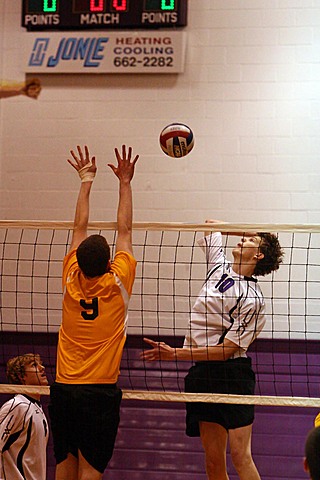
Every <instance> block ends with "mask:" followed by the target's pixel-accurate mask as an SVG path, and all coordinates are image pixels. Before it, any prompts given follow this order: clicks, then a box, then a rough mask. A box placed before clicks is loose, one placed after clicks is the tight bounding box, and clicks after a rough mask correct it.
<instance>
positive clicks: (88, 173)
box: [67, 145, 97, 182]
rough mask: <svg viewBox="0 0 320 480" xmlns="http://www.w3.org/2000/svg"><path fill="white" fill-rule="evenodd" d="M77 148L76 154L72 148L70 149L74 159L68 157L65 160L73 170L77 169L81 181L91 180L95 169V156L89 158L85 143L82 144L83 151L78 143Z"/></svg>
mask: <svg viewBox="0 0 320 480" xmlns="http://www.w3.org/2000/svg"><path fill="white" fill-rule="evenodd" d="M77 150H78V154H76V153H75V152H74V151H73V150H70V153H71V155H72V157H73V160H74V161H72V160H70V159H69V158H68V159H67V161H68V163H70V165H71V166H72V167H73V168H74V169H75V170H77V172H78V174H79V177H80V178H81V181H82V182H92V181H93V179H94V177H95V174H96V171H97V167H96V157H92V158H91V159H90V154H89V148H88V147H87V145H85V146H84V152H83V151H82V149H81V147H80V146H79V145H78V146H77Z"/></svg>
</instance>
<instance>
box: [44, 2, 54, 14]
mask: <svg viewBox="0 0 320 480" xmlns="http://www.w3.org/2000/svg"><path fill="white" fill-rule="evenodd" d="M43 11H44V12H56V11H57V0H43Z"/></svg>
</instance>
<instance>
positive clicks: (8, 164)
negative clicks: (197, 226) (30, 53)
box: [0, 0, 320, 223]
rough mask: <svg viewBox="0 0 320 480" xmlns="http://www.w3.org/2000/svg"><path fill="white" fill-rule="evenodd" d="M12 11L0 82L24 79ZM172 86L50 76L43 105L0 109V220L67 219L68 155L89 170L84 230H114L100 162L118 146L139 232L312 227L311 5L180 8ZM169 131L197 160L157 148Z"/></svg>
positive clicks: (71, 186) (11, 9) (317, 26)
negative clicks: (178, 126) (180, 38)
mask: <svg viewBox="0 0 320 480" xmlns="http://www.w3.org/2000/svg"><path fill="white" fill-rule="evenodd" d="M20 9H21V2H20V0H1V1H0V78H1V79H3V80H23V79H24V78H25V74H24V72H23V71H22V68H21V56H20V51H21V42H23V34H25V31H24V29H22V28H21V27H20V15H21V11H20ZM186 31H187V37H188V45H187V56H186V68H185V72H184V74H179V75H162V76H158V75H133V74H128V75H96V76H95V75H84V76H81V75H77V76H75V75H67V76H63V75H53V76H50V75H45V76H43V77H41V79H42V83H43V91H42V93H41V95H40V97H39V99H38V101H33V100H30V99H28V98H24V97H18V98H11V99H2V100H0V153H1V158H0V172H1V184H0V218H2V219H40V220H71V219H72V218H73V209H74V204H75V199H76V193H77V189H78V182H77V178H76V177H75V175H74V172H73V171H72V170H71V168H70V167H69V166H68V165H67V163H66V158H67V156H68V151H69V149H70V148H73V147H74V146H75V145H77V144H78V143H80V144H83V143H85V142H87V143H88V144H89V145H90V146H91V151H92V153H95V154H96V155H97V158H98V160H97V161H98V166H99V174H98V177H97V179H96V185H95V188H94V192H93V195H92V204H91V205H92V215H91V219H92V220H114V219H115V208H116V204H117V180H116V179H115V178H113V175H112V172H111V171H108V170H107V168H106V167H105V164H106V163H108V162H110V161H111V160H112V158H113V148H114V146H119V145H121V144H122V143H123V142H125V143H127V144H130V145H132V146H133V147H134V150H135V151H136V152H139V153H140V154H141V159H140V162H139V165H138V167H137V173H136V178H135V180H134V184H133V187H134V193H135V220H136V221H149V220H150V221H177V222H179V221H183V222H202V221H203V220H204V219H205V218H207V217H217V218H219V219H225V220H226V221H230V222H242V221H244V222H259V223H264V222H265V223H269V222H275V223H282V222H283V223H288V222H290V223H309V222H310V223H319V214H320V198H319V193H318V192H319V186H320V161H319V156H320V140H319V138H320V136H319V124H320V118H319V117H320V85H319V80H320V45H319V44H320V0H269V1H265V0H189V25H188V27H187V28H186ZM173 121H181V122H184V123H187V124H188V125H190V127H191V128H192V129H193V130H194V134H195V147H194V150H193V152H192V153H191V154H190V155H189V156H187V157H186V158H184V159H181V160H174V159H169V158H167V157H165V156H164V154H162V153H161V151H160V148H159V145H158V135H159V132H160V130H161V129H162V128H163V127H164V126H165V125H166V124H167V123H171V122H173Z"/></svg>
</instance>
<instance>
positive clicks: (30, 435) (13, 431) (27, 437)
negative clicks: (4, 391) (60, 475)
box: [0, 394, 49, 480]
mask: <svg viewBox="0 0 320 480" xmlns="http://www.w3.org/2000/svg"><path fill="white" fill-rule="evenodd" d="M48 436H49V432H48V422H47V419H46V416H45V414H44V413H43V410H42V408H41V405H40V404H39V403H38V402H36V401H35V400H34V399H33V398H30V397H27V396H25V395H20V394H19V395H16V396H15V397H14V398H12V399H11V400H9V401H7V402H6V403H5V404H4V405H3V406H2V407H1V409H0V480H46V447H47V442H48Z"/></svg>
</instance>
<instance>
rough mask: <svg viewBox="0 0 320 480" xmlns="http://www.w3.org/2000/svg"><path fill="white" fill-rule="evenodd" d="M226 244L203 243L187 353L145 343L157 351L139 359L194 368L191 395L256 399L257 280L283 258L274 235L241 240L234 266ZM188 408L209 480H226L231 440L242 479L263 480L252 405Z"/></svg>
mask: <svg viewBox="0 0 320 480" xmlns="http://www.w3.org/2000/svg"><path fill="white" fill-rule="evenodd" d="M209 222H210V223H211V221H209ZM238 235H241V234H238ZM221 238H222V237H221V234H220V233H212V234H209V235H206V236H205V237H204V238H202V239H201V240H200V241H199V245H200V246H201V248H202V249H203V251H204V252H205V255H206V260H207V277H206V280H205V282H204V285H203V286H202V288H201V291H200V293H199V296H198V298H197V300H196V302H195V304H194V307H193V309H192V314H191V318H190V320H189V324H188V330H187V334H186V336H185V341H184V345H183V348H172V347H170V346H169V345H167V344H165V343H163V342H155V341H153V340H150V339H145V341H146V343H148V344H149V345H150V346H151V347H152V348H151V349H150V350H145V351H144V352H142V355H141V357H142V358H143V359H145V360H159V359H161V360H192V361H194V362H195V365H194V366H192V367H191V368H190V370H189V373H188V375H187V376H186V378H185V390H186V392H192V393H226V394H242V395H253V394H254V387H255V374H254V372H253V370H252V368H251V359H250V358H248V357H247V356H246V351H247V349H248V347H249V345H250V344H251V343H252V342H253V341H254V340H255V338H256V337H257V336H258V335H259V333H260V332H261V330H262V329H263V326H264V324H265V318H264V300H263V295H262V293H261V290H260V288H259V286H258V284H257V280H256V279H255V278H254V277H253V275H255V276H257V275H266V274H268V273H270V272H272V271H273V270H277V269H278V268H279V264H280V263H281V261H282V256H283V252H282V250H281V247H280V244H279V241H278V239H277V237H276V236H275V235H273V234H270V233H249V234H244V235H243V237H242V238H241V240H240V241H239V243H238V244H237V245H236V247H235V248H234V249H233V250H232V254H233V263H230V262H228V261H227V259H226V257H225V254H224V252H223V249H222V240H221ZM186 408H187V418H186V433H187V435H189V436H200V437H201V441H202V445H203V448H204V451H205V457H206V471H207V477H208V479H209V480H228V478H229V477H228V473H227V467H226V448H227V441H228V440H229V443H230V452H231V457H232V461H233V464H234V466H235V469H236V470H237V473H238V475H239V478H240V479H241V480H260V475H259V473H258V471H257V468H256V466H255V464H254V462H253V459H252V455H251V432H252V423H253V420H254V406H253V405H234V404H216V403H199V402H194V403H187V405H186Z"/></svg>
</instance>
